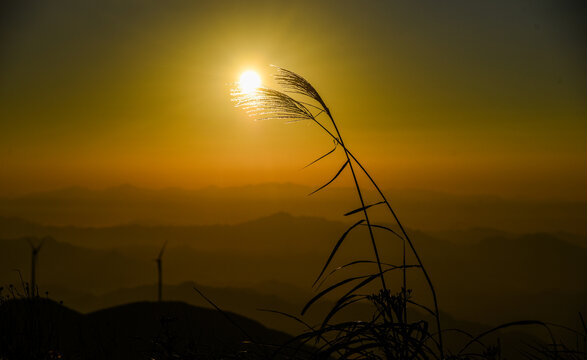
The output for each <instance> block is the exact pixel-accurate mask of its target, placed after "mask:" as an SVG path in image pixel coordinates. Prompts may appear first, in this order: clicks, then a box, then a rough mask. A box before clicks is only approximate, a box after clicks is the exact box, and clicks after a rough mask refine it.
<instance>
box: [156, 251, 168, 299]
mask: <svg viewBox="0 0 587 360" xmlns="http://www.w3.org/2000/svg"><path fill="white" fill-rule="evenodd" d="M166 246H167V240H165V243H163V246H162V247H161V251H160V252H159V256H157V259H155V262H156V263H157V272H158V275H159V283H158V286H157V301H159V302H161V298H162V296H161V292H162V290H161V289H162V286H163V275H162V271H163V270H162V268H161V261H162V259H163V252H164V251H165V247H166Z"/></svg>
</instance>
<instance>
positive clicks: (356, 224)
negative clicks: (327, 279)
mask: <svg viewBox="0 0 587 360" xmlns="http://www.w3.org/2000/svg"><path fill="white" fill-rule="evenodd" d="M364 221H365V220H363V219H361V220H359V221H357V222H356V223H355V224H354V225H353V226H351V227H350V228H348V229H347V230H346V231H345V232H344V234H342V236H341V237H340V239H339V240H338V242H337V243H336V245H334V248H333V249H332V251H331V252H330V256H329V257H328V260H327V261H326V264H324V267H323V268H322V271H320V274H319V275H318V277H317V278H316V281H314V284H312V287H314V286H315V285H316V283H317V282H318V280H320V278H321V277H322V275H324V272H325V271H326V268H327V267H328V265H329V264H330V262H331V261H332V258H334V254H336V252H337V251H338V248H339V247H340V245H342V242H343V241H344V240H345V239H346V237H347V235H348V234H349V233H350V232H351V230H353V229H354V228H355V227H357V226H359V225H361V224H362V223H363V222H364Z"/></svg>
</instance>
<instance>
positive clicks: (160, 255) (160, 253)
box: [157, 240, 167, 259]
mask: <svg viewBox="0 0 587 360" xmlns="http://www.w3.org/2000/svg"><path fill="white" fill-rule="evenodd" d="M166 246H167V240H165V243H163V246H162V247H161V251H160V252H159V256H158V257H157V259H161V257H162V256H163V252H164V251H165V247H166Z"/></svg>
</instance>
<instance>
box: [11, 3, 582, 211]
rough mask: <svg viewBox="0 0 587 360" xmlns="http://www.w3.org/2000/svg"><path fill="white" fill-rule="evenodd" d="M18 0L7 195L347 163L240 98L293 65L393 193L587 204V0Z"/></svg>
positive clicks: (325, 144) (223, 181) (290, 176)
mask: <svg viewBox="0 0 587 360" xmlns="http://www.w3.org/2000/svg"><path fill="white" fill-rule="evenodd" d="M365 4H366V5H365ZM1 6H2V7H4V8H3V9H2V11H1V13H2V17H3V19H2V25H1V26H2V28H1V30H2V38H1V39H2V41H1V48H0V54H1V55H0V79H1V82H0V95H1V97H0V118H1V120H0V195H6V194H15V193H24V192H28V191H33V190H42V189H53V188H57V187H63V186H70V185H81V186H88V187H107V186H112V185H117V184H121V183H132V184H135V185H138V186H148V187H166V186H180V187H187V188H195V187H202V186H206V185H210V184H215V185H241V184H247V183H261V182H269V181H278V182H297V183H306V184H321V183H322V182H324V181H326V180H327V179H328V177H329V176H330V174H331V173H330V172H331V171H333V170H334V171H335V169H336V168H337V166H339V164H341V163H342V159H341V158H336V157H333V158H332V159H328V160H326V161H325V162H324V163H323V164H320V165H317V166H316V167H314V168H311V169H307V170H304V171H299V169H300V168H302V167H303V166H304V165H305V164H306V163H307V162H309V161H311V160H313V159H314V158H315V157H317V156H319V155H321V154H322V153H324V152H326V151H328V150H329V149H330V147H331V143H330V141H329V140H328V139H327V138H326V137H325V136H323V135H322V134H321V133H320V131H319V130H318V129H317V128H316V127H315V126H312V124H306V123H298V124H283V123H281V122H276V121H270V122H254V121H251V119H249V118H247V117H246V116H245V115H244V114H243V112H242V111H240V110H239V109H235V108H234V107H233V104H232V103H231V101H230V95H229V90H230V83H231V82H233V81H236V80H237V79H238V76H239V75H240V73H241V72H242V71H244V70H245V69H248V68H253V69H256V70H258V71H259V72H261V74H262V75H263V78H264V80H266V79H267V78H268V75H269V74H268V72H269V71H270V69H269V68H268V67H267V65H268V64H277V65H280V66H283V67H286V68H289V69H291V70H293V71H295V72H298V73H300V74H302V75H303V76H305V77H306V78H307V79H308V80H309V81H310V82H312V83H313V84H314V85H315V87H316V88H317V89H318V91H319V92H320V93H321V95H322V96H323V98H324V99H325V100H326V102H327V104H328V105H329V106H330V108H331V109H332V111H333V113H334V116H335V117H336V119H337V120H338V121H339V124H340V127H341V131H342V132H343V136H344V137H345V141H346V142H347V144H348V145H349V147H350V148H351V149H352V150H353V151H354V152H355V153H356V154H358V155H359V157H360V158H361V159H362V160H363V162H364V164H365V165H366V166H367V167H368V168H370V169H371V171H372V172H373V174H374V175H375V176H376V178H377V179H379V181H380V182H381V183H382V184H383V186H385V187H394V188H422V189H430V190H439V191H447V192H454V193H490V194H500V195H506V196H524V197H541V198H544V197H562V198H567V199H582V200H585V199H587V187H586V186H585V184H586V183H587V170H586V169H587V166H586V165H587V145H586V142H585V138H586V137H585V135H586V129H587V122H586V121H585V119H587V116H586V115H587V111H586V110H587V107H586V105H587V104H586V99H587V75H586V70H585V68H584V66H582V64H584V63H586V62H587V54H586V50H585V49H586V48H587V46H585V44H586V39H585V36H584V32H582V31H581V29H582V28H581V26H583V25H582V24H581V21H580V17H581V16H580V14H584V7H583V5H582V2H580V1H577V2H573V1H569V2H565V3H564V4H560V3H558V2H557V3H555V2H547V1H534V2H522V1H520V2H511V1H505V0H502V1H487V2H475V3H471V2H468V1H456V0H455V1H449V2H446V3H443V4H438V3H437V2H435V1H422V2H408V3H399V2H393V1H390V2H381V1H373V2H366V3H364V2H356V1H337V2H334V1H324V2H320V3H318V4H314V2H311V1H301V2H269V1H257V0H255V1H247V2H242V1H236V0H233V1H200V2H193V3H192V2H189V1H188V2H186V1H180V0H173V1H168V2H156V1H153V2H139V1H131V0H125V1H112V2H95V3H93V2H80V1H74V0H60V1H56V2H51V3H43V2H33V1H7V2H4V3H3V4H2V5H1Z"/></svg>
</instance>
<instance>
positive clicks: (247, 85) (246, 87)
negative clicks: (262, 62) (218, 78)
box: [238, 70, 261, 93]
mask: <svg viewBox="0 0 587 360" xmlns="http://www.w3.org/2000/svg"><path fill="white" fill-rule="evenodd" d="M259 86H261V77H260V76H259V74H257V73H256V72H254V71H253V70H247V71H245V72H244V73H243V74H242V75H241V77H240V80H239V82H238V87H239V88H240V90H241V91H242V92H244V93H250V92H253V91H255V89H257V88H258V87H259Z"/></svg>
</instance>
